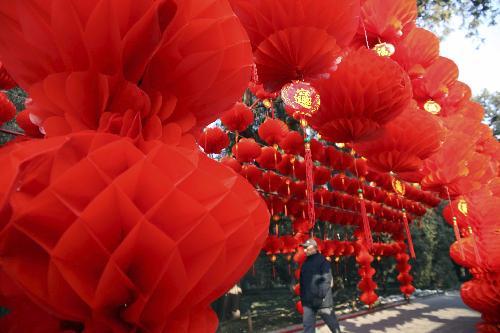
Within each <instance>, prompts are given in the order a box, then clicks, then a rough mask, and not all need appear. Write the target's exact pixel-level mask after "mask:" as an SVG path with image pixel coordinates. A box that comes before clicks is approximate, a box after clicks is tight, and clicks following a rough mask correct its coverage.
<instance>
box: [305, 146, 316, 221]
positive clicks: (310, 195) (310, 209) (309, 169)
mask: <svg viewBox="0 0 500 333" xmlns="http://www.w3.org/2000/svg"><path fill="white" fill-rule="evenodd" d="M305 151H306V153H305V160H306V188H307V190H306V194H307V215H308V217H309V221H310V222H311V224H312V225H313V226H314V224H315V223H316V216H315V214H316V213H315V211H314V190H313V161H312V155H311V145H310V144H309V143H306V144H305Z"/></svg>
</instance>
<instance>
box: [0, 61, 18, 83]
mask: <svg viewBox="0 0 500 333" xmlns="http://www.w3.org/2000/svg"><path fill="white" fill-rule="evenodd" d="M15 86H17V84H16V82H15V81H14V79H12V77H11V76H10V75H9V73H7V70H6V69H5V66H4V65H3V63H2V62H1V61H0V89H2V90H9V89H12V88H14V87H15Z"/></svg>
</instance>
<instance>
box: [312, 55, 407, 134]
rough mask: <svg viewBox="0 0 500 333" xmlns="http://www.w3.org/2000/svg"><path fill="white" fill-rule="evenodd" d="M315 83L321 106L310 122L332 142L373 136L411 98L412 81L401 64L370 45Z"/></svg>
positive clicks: (402, 108) (349, 56) (404, 107)
mask: <svg viewBox="0 0 500 333" xmlns="http://www.w3.org/2000/svg"><path fill="white" fill-rule="evenodd" d="M315 86H316V87H317V89H318V92H319V94H320V95H321V108H320V109H319V110H318V111H317V112H316V113H314V115H313V117H312V118H311V121H310V123H311V125H312V127H313V128H314V129H316V130H317V131H318V132H319V133H320V134H321V136H322V137H324V138H325V139H326V140H328V141H330V142H352V141H360V140H363V139H367V138H370V137H373V136H374V135H375V134H377V132H378V131H379V130H380V129H381V127H382V126H383V125H385V124H386V123H387V122H388V121H390V120H392V119H393V118H395V117H396V116H398V115H399V114H400V113H401V112H403V110H405V109H406V108H407V106H408V103H409V102H410V98H411V85H410V81H409V79H408V76H407V75H406V73H404V71H403V70H402V69H401V67H399V66H398V65H397V64H396V63H395V62H393V61H392V60H390V59H387V58H385V57H379V56H377V55H376V54H375V53H374V52H373V51H371V50H366V49H359V50H358V51H355V52H353V53H351V54H349V55H348V56H347V57H346V58H344V60H343V61H342V63H341V64H340V65H339V68H338V70H337V71H335V72H333V73H331V75H330V78H329V79H326V80H323V81H320V82H317V83H316V84H315Z"/></svg>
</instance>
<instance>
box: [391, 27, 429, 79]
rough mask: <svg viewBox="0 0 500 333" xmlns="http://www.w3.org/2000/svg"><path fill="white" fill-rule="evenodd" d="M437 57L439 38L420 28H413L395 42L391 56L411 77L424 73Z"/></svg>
mask: <svg viewBox="0 0 500 333" xmlns="http://www.w3.org/2000/svg"><path fill="white" fill-rule="evenodd" d="M438 57H439V38H437V36H436V35H434V34H433V33H432V32H430V31H427V30H425V29H422V28H414V29H412V30H411V31H410V32H409V33H408V34H406V35H405V36H403V39H402V40H401V41H400V42H399V43H398V44H396V51H395V53H394V55H393V56H392V57H391V58H392V59H393V60H395V61H396V62H397V63H399V64H400V65H401V67H403V68H404V69H405V71H406V72H407V73H408V74H409V75H410V77H411V78H417V77H420V76H422V75H424V73H425V69H426V68H427V67H429V65H431V64H432V62H434V61H435V60H436V59H437V58H438Z"/></svg>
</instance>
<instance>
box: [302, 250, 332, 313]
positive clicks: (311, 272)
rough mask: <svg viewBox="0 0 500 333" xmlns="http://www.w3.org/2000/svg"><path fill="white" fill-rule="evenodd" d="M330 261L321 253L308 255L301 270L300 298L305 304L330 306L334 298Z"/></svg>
mask: <svg viewBox="0 0 500 333" xmlns="http://www.w3.org/2000/svg"><path fill="white" fill-rule="evenodd" d="M331 283H332V271H331V267H330V263H329V262H328V261H327V260H326V259H325V257H323V255H321V254H320V253H316V254H313V255H311V256H308V257H307V259H306V261H305V262H304V264H303V265H302V268H301V270H300V299H301V301H302V305H303V306H308V307H311V308H314V309H321V308H330V307H332V306H333V298H332V287H331Z"/></svg>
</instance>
